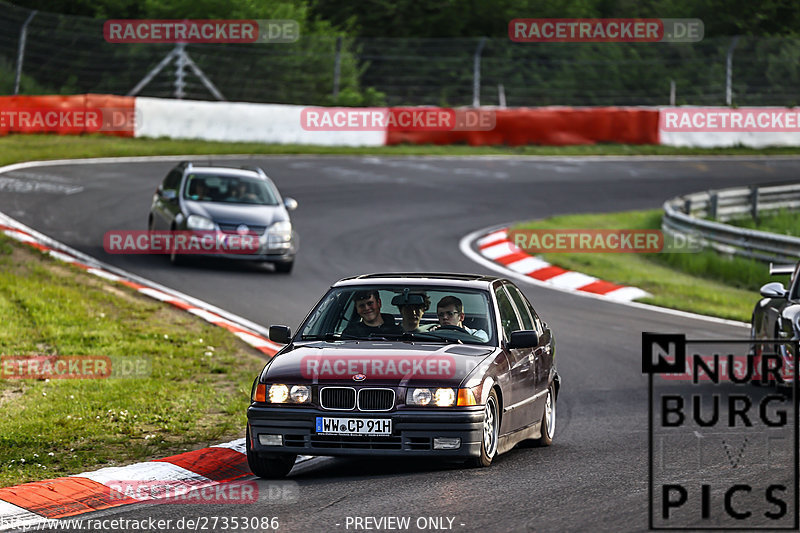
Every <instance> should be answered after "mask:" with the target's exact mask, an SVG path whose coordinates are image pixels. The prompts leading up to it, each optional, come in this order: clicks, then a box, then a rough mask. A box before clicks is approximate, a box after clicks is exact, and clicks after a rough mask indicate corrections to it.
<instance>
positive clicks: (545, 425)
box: [533, 384, 556, 446]
mask: <svg viewBox="0 0 800 533" xmlns="http://www.w3.org/2000/svg"><path fill="white" fill-rule="evenodd" d="M540 431H541V433H542V436H541V437H539V438H538V439H535V440H534V441H533V442H534V445H536V446H550V445H551V444H553V437H554V436H555V434H556V389H555V385H553V384H551V385H550V387H549V388H548V389H547V396H545V398H544V413H542V424H541V426H540Z"/></svg>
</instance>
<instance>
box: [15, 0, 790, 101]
mask: <svg viewBox="0 0 800 533" xmlns="http://www.w3.org/2000/svg"><path fill="white" fill-rule="evenodd" d="M0 13H2V15H0V94H80V93H106V94H115V95H130V96H136V95H139V96H149V97H160V98H179V99H180V98H186V99H193V100H226V101H239V102H269V103H276V104H277V103H281V104H299V105H349V106H409V105H412V106H417V105H425V106H473V107H477V106H479V105H482V106H487V105H493V106H498V107H504V106H508V107H526V106H527V107H532V106H536V107H540V106H551V105H570V106H587V105H588V106H640V105H647V106H654V105H705V106H708V105H712V106H718V105H728V106H730V105H737V106H752V105H756V106H764V105H780V106H795V105H798V103H800V83H798V82H800V68H799V67H798V62H797V59H796V58H797V57H798V56H800V40H798V39H791V38H759V37H741V38H739V37H715V38H707V39H704V40H703V41H701V42H697V43H519V42H512V41H511V40H510V39H509V38H508V37H507V36H506V37H491V38H486V37H475V38H447V39H444V38H442V39H410V38H409V39H397V38H369V39H355V38H350V37H346V36H341V35H312V34H308V35H306V34H303V33H302V32H301V35H300V38H299V39H298V40H297V41H296V42H292V43H261V44H187V45H185V46H184V45H176V44H118V43H109V42H106V40H105V39H104V35H103V22H104V21H103V20H99V19H91V18H86V17H77V16H68V15H58V14H54V13H48V12H45V11H31V10H29V9H24V8H20V7H17V6H14V5H12V4H8V3H4V2H0ZM521 15H522V14H521ZM195 67H196V69H195ZM145 80H146V83H144V84H143V83H142V82H143V81H145ZM212 86H213V88H214V89H211V88H210V87H212Z"/></svg>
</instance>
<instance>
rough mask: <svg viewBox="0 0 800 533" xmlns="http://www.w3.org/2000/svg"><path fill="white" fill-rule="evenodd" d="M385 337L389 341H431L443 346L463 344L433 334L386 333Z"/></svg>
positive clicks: (411, 332)
mask: <svg viewBox="0 0 800 533" xmlns="http://www.w3.org/2000/svg"><path fill="white" fill-rule="evenodd" d="M383 335H384V336H385V337H387V338H389V339H399V340H403V341H413V340H431V341H439V342H441V343H443V344H463V343H462V342H461V340H460V339H452V338H450V337H440V336H439V335H434V334H433V333H424V332H415V331H404V332H403V333H384V334H383Z"/></svg>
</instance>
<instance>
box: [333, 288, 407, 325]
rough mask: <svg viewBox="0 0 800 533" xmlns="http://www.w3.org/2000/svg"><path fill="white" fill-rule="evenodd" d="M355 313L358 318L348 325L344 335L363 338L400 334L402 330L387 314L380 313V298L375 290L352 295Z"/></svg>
mask: <svg viewBox="0 0 800 533" xmlns="http://www.w3.org/2000/svg"><path fill="white" fill-rule="evenodd" d="M353 302H354V303H355V309H356V313H358V316H359V317H360V320H358V321H357V322H351V323H350V324H348V326H347V327H346V328H344V331H343V332H342V333H343V334H344V335H353V336H356V337H365V336H368V335H369V334H371V333H374V334H378V335H379V334H381V333H400V332H401V331H402V330H401V329H400V327H399V326H397V325H396V324H395V323H394V317H393V316H392V315H391V314H389V313H381V297H380V294H379V293H378V291H376V290H366V291H358V292H357V293H355V295H353Z"/></svg>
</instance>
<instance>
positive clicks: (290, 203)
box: [283, 196, 297, 211]
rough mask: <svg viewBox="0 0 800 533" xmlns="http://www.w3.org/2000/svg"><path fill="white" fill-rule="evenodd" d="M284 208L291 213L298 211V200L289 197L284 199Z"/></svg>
mask: <svg viewBox="0 0 800 533" xmlns="http://www.w3.org/2000/svg"><path fill="white" fill-rule="evenodd" d="M283 206H284V207H285V208H286V209H287V210H289V211H294V210H295V209H297V200H295V199H294V198H291V197H288V196H287V197H286V198H284V199H283Z"/></svg>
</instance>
